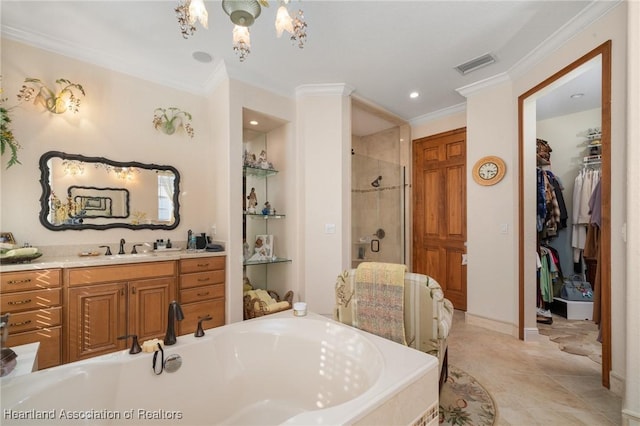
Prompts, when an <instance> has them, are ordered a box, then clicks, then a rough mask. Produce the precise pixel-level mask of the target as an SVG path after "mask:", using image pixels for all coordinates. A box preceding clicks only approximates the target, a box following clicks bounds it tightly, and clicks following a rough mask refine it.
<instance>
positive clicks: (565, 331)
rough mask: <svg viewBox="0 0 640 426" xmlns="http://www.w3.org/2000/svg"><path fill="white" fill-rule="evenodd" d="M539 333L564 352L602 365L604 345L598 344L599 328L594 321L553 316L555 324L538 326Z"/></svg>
mask: <svg viewBox="0 0 640 426" xmlns="http://www.w3.org/2000/svg"><path fill="white" fill-rule="evenodd" d="M538 331H539V333H540V334H542V335H545V336H549V340H551V341H552V342H555V343H557V344H558V346H559V347H560V349H561V350H562V351H564V352H567V353H570V354H574V355H582V356H586V357H589V358H590V359H591V360H593V361H594V362H597V363H598V364H602V344H601V343H600V342H598V326H597V325H596V324H595V323H594V322H593V321H586V320H568V319H566V318H563V317H561V316H559V315H553V324H538Z"/></svg>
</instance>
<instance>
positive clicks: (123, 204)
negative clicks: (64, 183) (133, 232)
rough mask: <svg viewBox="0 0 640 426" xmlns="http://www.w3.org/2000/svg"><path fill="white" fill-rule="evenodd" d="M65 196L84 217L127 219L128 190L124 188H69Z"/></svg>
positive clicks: (74, 186) (75, 186)
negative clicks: (82, 212)
mask: <svg viewBox="0 0 640 426" xmlns="http://www.w3.org/2000/svg"><path fill="white" fill-rule="evenodd" d="M67 196H68V197H71V199H72V200H73V201H74V203H76V205H77V206H78V207H79V209H80V210H81V211H84V212H85V213H84V217H111V218H119V219H126V218H128V217H129V190H128V189H126V188H97V187H95V186H77V185H73V186H70V187H69V189H68V190H67Z"/></svg>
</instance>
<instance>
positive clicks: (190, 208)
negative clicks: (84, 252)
mask: <svg viewBox="0 0 640 426" xmlns="http://www.w3.org/2000/svg"><path fill="white" fill-rule="evenodd" d="M26 77H33V78H39V79H41V80H42V81H44V82H46V83H48V84H49V85H50V86H52V87H53V86H55V80H56V79H58V78H66V79H69V80H71V81H73V82H75V83H79V84H82V86H83V87H84V89H85V91H86V96H85V97H82V98H81V105H80V111H79V112H78V113H77V114H75V115H74V114H69V113H66V114H63V115H56V114H52V113H49V112H48V111H44V110H43V109H42V108H40V107H38V106H35V105H33V104H32V103H23V104H21V105H20V106H18V107H16V108H15V109H13V110H12V112H11V114H12V115H11V118H12V120H13V123H12V124H13V130H14V134H15V136H16V138H17V139H18V141H19V142H20V143H21V145H22V149H21V150H20V151H19V159H20V161H21V162H22V165H16V166H13V167H11V168H10V169H6V166H5V164H6V160H7V159H8V155H7V154H6V153H5V155H3V156H2V166H1V167H0V176H1V180H2V184H1V185H2V195H1V200H2V206H1V208H0V209H1V225H0V228H1V229H2V230H3V232H12V233H13V235H14V237H15V238H16V239H17V241H18V242H19V243H23V242H26V241H28V242H30V243H31V244H32V245H34V246H44V245H66V244H86V246H87V248H94V249H95V248H97V246H98V245H100V244H105V243H106V244H111V245H112V248H113V247H114V245H115V244H117V242H118V241H119V240H120V238H125V239H126V240H127V251H129V250H130V244H129V243H130V242H134V241H136V242H140V241H155V239H156V238H164V239H167V238H171V239H172V240H173V241H184V240H186V234H187V230H188V229H190V228H191V229H193V230H194V231H199V232H207V231H208V229H207V228H208V227H209V218H210V214H209V212H208V211H207V210H206V209H203V208H201V206H202V205H203V202H206V201H204V200H206V199H207V198H209V197H210V196H211V194H210V192H209V189H208V188H209V186H210V185H211V183H212V181H213V172H212V169H211V167H208V166H209V164H210V159H211V158H212V156H213V145H212V144H211V143H210V140H211V129H210V128H209V126H208V124H207V123H208V117H207V116H206V108H205V99H204V97H198V96H194V95H192V94H188V93H184V92H180V91H176V90H173V89H170V88H167V87H163V86H159V85H156V84H154V83H150V82H148V81H144V80H140V79H137V78H134V77H131V76H128V75H125V74H121V73H117V72H113V71H109V70H106V69H104V68H99V67H96V66H93V65H91V64H88V63H85V62H80V61H76V60H73V59H70V58H67V57H65V56H61V55H56V54H53V53H50V52H47V51H44V50H40V49H37V48H33V47H30V46H27V45H24V44H21V43H17V42H14V41H10V40H7V39H5V38H3V39H2V87H3V90H4V93H3V96H6V97H7V98H9V100H8V101H7V102H6V105H13V104H16V103H17V101H16V95H17V93H18V91H19V90H20V87H21V86H22V84H23V81H24V79H25V78H26ZM169 106H177V107H179V108H181V109H184V110H186V111H189V112H190V113H191V114H192V115H193V122H192V123H193V127H194V129H195V137H194V138H193V139H191V138H189V137H188V136H187V135H186V134H185V133H184V132H176V134H174V135H173V136H167V135H165V134H163V133H160V132H159V131H157V130H155V129H154V127H153V124H152V119H153V114H154V110H155V108H157V107H169ZM51 150H58V151H63V152H67V153H72V154H83V155H87V156H98V157H107V158H109V159H111V160H116V161H140V162H143V163H156V164H160V165H162V164H167V165H172V166H174V167H176V168H177V169H178V171H179V172H180V174H181V178H182V179H181V186H180V189H181V195H180V213H181V222H180V225H179V226H178V227H177V228H176V229H175V230H172V231H151V230H137V231H134V230H129V229H113V230H105V231H96V230H84V231H82V232H75V231H72V230H68V231H50V230H48V229H46V228H44V227H43V226H42V225H41V224H40V222H39V219H38V213H39V211H40V204H39V199H40V195H41V193H42V191H41V187H40V183H39V179H40V172H39V168H38V160H39V158H40V156H41V155H42V154H43V153H45V152H46V151H51ZM196 153H197V154H196Z"/></svg>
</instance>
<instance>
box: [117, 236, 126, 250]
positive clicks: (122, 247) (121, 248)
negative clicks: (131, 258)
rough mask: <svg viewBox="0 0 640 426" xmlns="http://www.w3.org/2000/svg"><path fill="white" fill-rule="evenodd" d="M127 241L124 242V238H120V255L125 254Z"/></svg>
mask: <svg viewBox="0 0 640 426" xmlns="http://www.w3.org/2000/svg"><path fill="white" fill-rule="evenodd" d="M125 242H126V241H125V240H124V238H120V251H119V252H118V254H124V243H125Z"/></svg>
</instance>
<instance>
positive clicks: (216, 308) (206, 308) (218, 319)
mask: <svg viewBox="0 0 640 426" xmlns="http://www.w3.org/2000/svg"><path fill="white" fill-rule="evenodd" d="M182 312H183V313H184V319H183V320H182V321H180V322H179V324H180V325H179V327H180V334H181V335H182V334H188V333H194V332H195V331H196V328H198V320H199V319H200V318H204V317H206V316H207V315H210V316H211V318H212V319H210V320H209V321H205V322H203V323H202V328H204V329H207V328H213V327H219V326H221V325H224V299H217V300H210V301H206V302H198V303H190V304H187V305H182Z"/></svg>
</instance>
